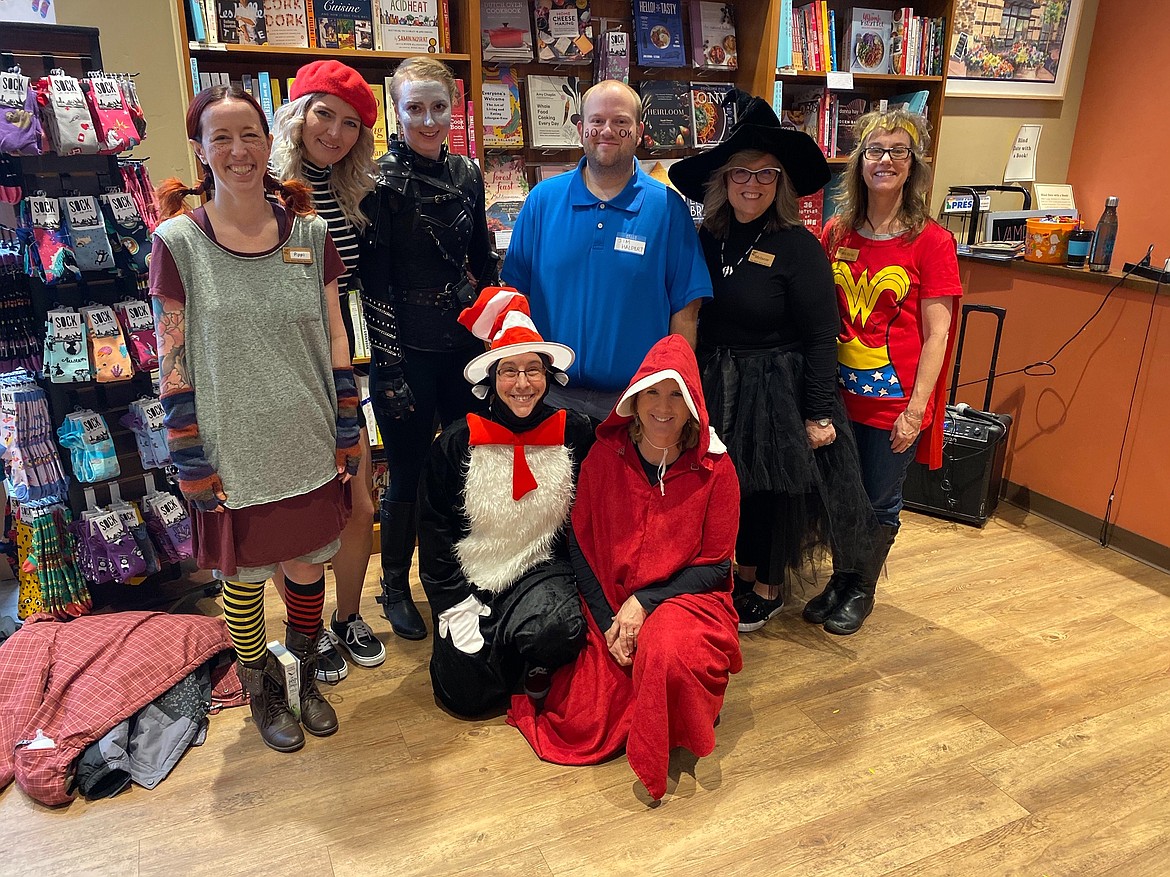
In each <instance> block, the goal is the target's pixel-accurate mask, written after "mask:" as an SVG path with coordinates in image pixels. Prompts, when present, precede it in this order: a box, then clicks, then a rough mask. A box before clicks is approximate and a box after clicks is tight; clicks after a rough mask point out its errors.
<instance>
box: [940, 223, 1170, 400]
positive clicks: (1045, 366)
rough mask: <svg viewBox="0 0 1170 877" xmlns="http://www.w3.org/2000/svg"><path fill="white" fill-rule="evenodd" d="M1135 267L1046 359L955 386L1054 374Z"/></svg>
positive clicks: (1111, 288) (1123, 276)
mask: <svg viewBox="0 0 1170 877" xmlns="http://www.w3.org/2000/svg"><path fill="white" fill-rule="evenodd" d="M1153 252H1154V245H1153V244H1150V246H1149V248H1148V249H1147V250H1146V255H1145V258H1144V259H1143V260H1142V261H1143V262H1146V264H1149V259H1150V255H1151V254H1152V253H1153ZM1168 261H1170V260H1168ZM1138 264H1139V265H1140V264H1141V262H1139V263H1138ZM1136 267H1137V265H1134V266H1132V267H1131V268H1130V269H1129V270H1128V271H1126V272H1125V273H1124V274H1122V275H1121V276H1120V277H1119V278H1117V282H1115V283H1114V284H1113V285H1112V286H1111V287H1109V291H1108V292H1106V293H1105V297H1104V298H1102V299H1101V304H1099V305H1097V310H1095V311H1093V315H1092V316H1091V317H1089V319H1087V320H1085V322H1084V324H1083V325H1082V326H1081V328H1079V329H1077V330H1076V332H1074V333H1073V334H1072V336H1071V337H1070V338H1069V339H1068V340H1067V341H1065V342H1064V343H1063V344H1061V345H1060V347H1059V348H1057V350H1056V353H1054V354H1052V356H1050V357H1048V359H1041V360H1039V361H1037V362H1033V363H1030V364H1028V365H1026V366H1024V367H1023V368H1014V369H1012V370H1011V371H1006V372H996V373H995V374H994V375H991V376H990V377H986V378H978V379H977V380H974V381H967V382H965V383H962V384H959V385H958V386H957V388H958V389H962V388H963V387H970V386H974V385H975V384H984V383H987V381H989V380H991V379H992V378H1002V377H1007V376H1008V375H1018V374H1025V375H1027V376H1028V377H1032V378H1036V377H1051V376H1052V375H1054V374H1056V358H1057V357H1058V356H1060V354H1061V353H1063V352H1064V349H1065V348H1066V347H1068V346H1069V345H1070V344H1072V343H1073V342H1074V341H1075V340H1076V339H1077V338H1078V337H1079V336H1080V334H1081V333H1082V332H1084V331H1085V329H1087V328H1089V324H1090V323H1091V322H1093V320H1095V319H1097V316H1098V314H1100V313H1101V311H1102V309H1103V308H1104V307H1105V303H1106V302H1108V301H1109V297H1110V296H1111V295H1113V293H1114V292H1116V291H1117V288H1118V287H1119V286H1121V284H1123V283H1124V282H1125V281H1126V280H1127V279H1128V278H1129V275H1130V274H1132V273H1133V272H1134V269H1135V268H1136ZM1161 285H1162V281H1161V280H1160V279H1159V280H1158V285H1157V286H1156V287H1154V298H1157V297H1158V289H1159V288H1160V287H1161Z"/></svg>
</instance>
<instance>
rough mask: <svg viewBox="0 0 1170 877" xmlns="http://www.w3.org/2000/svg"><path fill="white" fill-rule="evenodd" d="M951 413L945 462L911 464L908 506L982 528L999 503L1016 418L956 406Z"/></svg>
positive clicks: (945, 429) (945, 432)
mask: <svg viewBox="0 0 1170 877" xmlns="http://www.w3.org/2000/svg"><path fill="white" fill-rule="evenodd" d="M946 412H947V413H946V420H945V421H944V422H943V436H944V438H943V464H942V467H941V468H939V469H935V470H933V471H932V470H930V469H928V468H927V467H926V466H924V465H923V464H922V463H911V464H910V468H909V470H908V471H907V472H906V483H905V485H904V486H903V489H902V495H903V498H904V500H905V503H906V507H907V508H910V509H914V510H915V511H919V512H925V513H926V514H928V515H935V516H937V517H940V518H948V519H950V520H953V521H962V522H963V523H966V524H975V525H976V526H979V527H982V526H983V525H984V524H986V523H987V518H988V517H989V516H990V515H991V513H992V512H993V511H995V506H996V504H997V503H998V502H999V494H1000V489H1001V486H1002V484H1003V461H1004V455H1005V454H1006V452H1007V433H1008V427H1010V426H1011V423H1012V418H1011V415H1009V414H991V413H989V412H986V411H974V410H973V409H966V411H962V412H961V411H959V410H958V409H957V408H956V407H955V406H953V405H948V406H947V408H946Z"/></svg>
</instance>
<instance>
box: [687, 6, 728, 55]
mask: <svg viewBox="0 0 1170 877" xmlns="http://www.w3.org/2000/svg"><path fill="white" fill-rule="evenodd" d="M690 12H691V58H693V59H694V64H695V66H696V67H704V68H707V69H710V70H736V69H738V68H739V53H738V51H737V48H736V39H735V7H734V6H733V5H732V4H730V3H711V2H708V0H692V3H691V6H690Z"/></svg>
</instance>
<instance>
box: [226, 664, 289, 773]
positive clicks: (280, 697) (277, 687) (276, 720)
mask: <svg viewBox="0 0 1170 877" xmlns="http://www.w3.org/2000/svg"><path fill="white" fill-rule="evenodd" d="M236 669H237V670H238V672H239V674H240V682H242V683H243V685H244V689H245V690H246V691H247V692H248V696H249V698H250V699H251V707H252V721H254V722H255V723H256V730H258V731H259V732H260V737H261V739H263V740H264V742H265V744H267V745H268V746H270V747H271V748H273V749H275V750H276V751H277V752H296V751H297V750H298V749H300V748H301V747H302V746H304V745H305V735H304V734H303V733H302V732H301V726H300V725H299V724H298V723H297V720H296V717H295V716H293V714H292V713H291V712H289V709H288V702H287V701H286V700H285V693H284V676H283V674H282V673H281V672H280V668H279V667H278V666H277V665H276V659H275V658H274V657H272V655H271V654H268V653H266V654H265V655H264V657H263V658H262V659H261V660H260V661H259V662H257V663H255V664H245V663H244V662H243V661H237V662H236Z"/></svg>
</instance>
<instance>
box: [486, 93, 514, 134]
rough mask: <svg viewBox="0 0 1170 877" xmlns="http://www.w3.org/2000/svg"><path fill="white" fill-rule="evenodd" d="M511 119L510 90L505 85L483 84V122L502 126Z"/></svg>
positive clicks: (498, 126)
mask: <svg viewBox="0 0 1170 877" xmlns="http://www.w3.org/2000/svg"><path fill="white" fill-rule="evenodd" d="M510 121H512V100H511V92H510V91H509V90H508V86H506V85H496V84H495V83H492V82H485V83H484V84H483V123H484V124H485V125H492V126H494V127H497V128H502V127H503V126H504V125H507V124H508V123H509V122H510Z"/></svg>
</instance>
